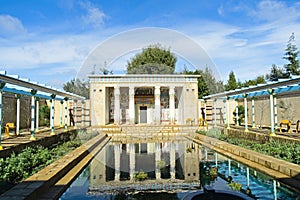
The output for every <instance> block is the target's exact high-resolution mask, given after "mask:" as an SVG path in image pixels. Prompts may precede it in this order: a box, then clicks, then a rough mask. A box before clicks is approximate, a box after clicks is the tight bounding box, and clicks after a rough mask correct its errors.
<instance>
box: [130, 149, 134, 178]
mask: <svg viewBox="0 0 300 200" xmlns="http://www.w3.org/2000/svg"><path fill="white" fill-rule="evenodd" d="M134 173H135V145H134V144H129V174H130V180H133V175H134Z"/></svg>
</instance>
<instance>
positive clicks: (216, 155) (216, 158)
mask: <svg viewBox="0 0 300 200" xmlns="http://www.w3.org/2000/svg"><path fill="white" fill-rule="evenodd" d="M215 165H216V167H218V153H217V152H215Z"/></svg>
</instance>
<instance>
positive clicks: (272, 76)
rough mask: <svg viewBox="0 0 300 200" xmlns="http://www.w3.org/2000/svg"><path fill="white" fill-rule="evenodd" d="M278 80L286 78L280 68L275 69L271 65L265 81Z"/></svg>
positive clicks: (275, 67) (274, 66)
mask: <svg viewBox="0 0 300 200" xmlns="http://www.w3.org/2000/svg"><path fill="white" fill-rule="evenodd" d="M280 78H287V76H286V74H285V73H284V70H283V69H282V68H280V67H277V66H276V65H275V64H272V67H271V70H270V73H269V74H266V79H267V80H270V81H277V80H278V79H280Z"/></svg>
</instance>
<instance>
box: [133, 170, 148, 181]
mask: <svg viewBox="0 0 300 200" xmlns="http://www.w3.org/2000/svg"><path fill="white" fill-rule="evenodd" d="M147 178H148V174H147V173H145V172H138V173H134V175H133V179H134V180H136V181H144V180H146V179H147Z"/></svg>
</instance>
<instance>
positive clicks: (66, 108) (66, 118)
mask: <svg viewBox="0 0 300 200" xmlns="http://www.w3.org/2000/svg"><path fill="white" fill-rule="evenodd" d="M64 100H65V131H67V130H68V98H67V97H65V98H64Z"/></svg>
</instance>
